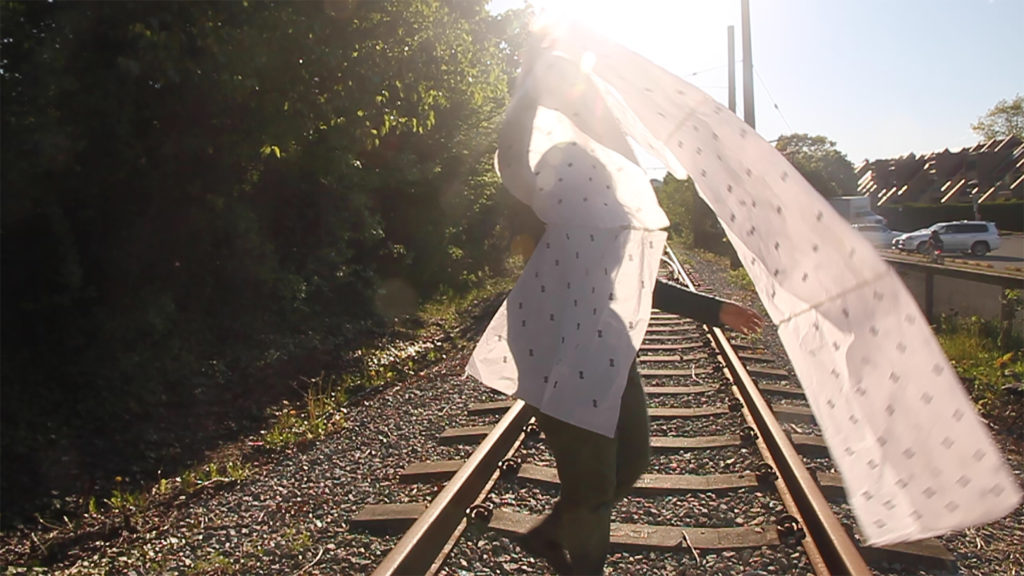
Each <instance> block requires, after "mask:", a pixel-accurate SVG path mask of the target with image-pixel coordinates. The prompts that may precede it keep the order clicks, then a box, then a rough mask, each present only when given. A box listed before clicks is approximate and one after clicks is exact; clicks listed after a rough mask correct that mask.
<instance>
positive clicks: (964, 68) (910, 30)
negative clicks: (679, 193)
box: [490, 0, 1024, 168]
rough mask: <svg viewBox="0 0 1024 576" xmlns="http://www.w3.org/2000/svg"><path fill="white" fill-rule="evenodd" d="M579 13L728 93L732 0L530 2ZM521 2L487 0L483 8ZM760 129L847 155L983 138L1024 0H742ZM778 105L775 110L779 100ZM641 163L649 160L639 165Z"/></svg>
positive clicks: (1010, 91) (1007, 87) (1018, 57)
mask: <svg viewBox="0 0 1024 576" xmlns="http://www.w3.org/2000/svg"><path fill="white" fill-rule="evenodd" d="M531 3H532V4H533V5H534V6H551V5H555V6H568V7H569V8H571V7H573V6H580V7H582V9H581V10H576V11H574V13H575V14H576V15H577V17H580V18H581V19H582V20H583V21H584V22H585V23H586V24H588V25H589V26H590V27H591V28H594V29H596V30H598V31H600V32H603V33H605V34H608V35H609V36H611V37H612V38H614V39H615V40H617V41H619V42H620V43H622V44H624V45H625V46H627V47H629V48H631V49H633V50H635V51H637V52H639V53H640V54H643V55H644V56H646V57H647V58H649V59H651V60H653V61H654V62H656V63H657V64H659V65H661V66H663V67H664V68H666V69H668V70H670V71H672V72H674V73H675V74H677V75H679V76H680V77H682V78H684V79H686V80H688V81H689V82H691V83H693V84H695V85H696V86H698V87H700V88H702V89H703V90H704V91H706V92H707V93H709V94H711V95H712V96H713V97H714V98H716V99H717V100H719V101H720V102H722V103H723V104H724V103H727V102H728V89H727V87H728V79H727V70H728V69H727V62H728V52H727V32H726V28H727V27H728V26H729V25H732V26H734V27H735V42H736V48H735V50H736V52H735V54H736V59H737V64H736V91H737V110H738V113H739V115H740V116H742V115H743V98H742V94H743V86H742V64H741V63H740V60H741V59H742V54H743V52H742V46H741V26H740V0H532V2H531ZM523 4H524V0H492V1H491V4H490V9H491V11H492V12H501V11H503V10H506V9H509V8H517V7H521V6H522V5H523ZM750 12H751V38H752V49H753V57H752V58H751V59H752V60H753V62H754V72H755V74H754V85H755V90H754V104H755V107H756V114H755V120H756V124H757V130H758V132H760V133H761V135H762V136H763V137H765V138H766V139H768V140H773V139H775V138H776V137H777V136H779V135H780V134H788V133H793V132H805V133H809V134H821V135H823V136H826V137H828V138H830V139H832V140H834V141H835V142H836V146H837V148H838V149H839V150H840V151H842V152H844V153H845V154H846V155H847V157H848V158H849V159H850V161H851V162H853V163H854V165H857V164H860V163H861V161H863V160H865V159H872V160H873V159H876V158H891V157H896V156H902V155H905V154H908V153H910V152H914V153H917V154H921V153H927V152H931V151H939V150H942V149H944V148H949V149H951V150H958V149H960V148H962V147H964V146H970V145H972V144H974V143H976V142H978V138H977V137H976V136H975V135H974V133H973V132H971V124H972V123H973V122H975V121H976V120H977V119H978V117H979V116H981V115H983V114H984V113H985V112H986V111H987V110H988V109H989V108H991V107H992V106H993V105H994V104H996V102H998V101H999V100H1001V99H1010V98H1013V97H1014V96H1015V95H1016V94H1017V93H1022V94H1024V0H751V2H750ZM776 107H777V108H776ZM648 168H655V167H654V166H648Z"/></svg>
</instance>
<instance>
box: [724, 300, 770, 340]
mask: <svg viewBox="0 0 1024 576" xmlns="http://www.w3.org/2000/svg"><path fill="white" fill-rule="evenodd" d="M718 320H719V322H721V323H722V324H724V325H726V326H728V327H729V328H732V329H733V330H737V331H739V332H742V333H744V334H753V333H755V332H760V331H761V328H763V327H764V318H761V315H760V314H758V313H757V312H754V311H753V310H751V309H750V308H747V307H746V306H741V305H739V304H734V303H732V302H723V303H722V307H721V308H720V309H719V310H718Z"/></svg>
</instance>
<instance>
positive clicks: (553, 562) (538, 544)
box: [519, 529, 572, 575]
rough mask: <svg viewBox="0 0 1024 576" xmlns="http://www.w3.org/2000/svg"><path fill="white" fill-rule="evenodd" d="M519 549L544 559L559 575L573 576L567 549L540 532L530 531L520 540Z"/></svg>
mask: <svg viewBox="0 0 1024 576" xmlns="http://www.w3.org/2000/svg"><path fill="white" fill-rule="evenodd" d="M519 547H520V548H522V549H523V550H524V551H525V552H527V553H529V554H532V555H534V556H536V557H538V558H543V559H544V560H546V561H547V563H548V565H550V566H551V568H552V569H554V571H555V572H557V573H558V574H563V575H564V574H572V566H571V565H570V564H569V557H568V556H567V555H566V553H565V549H564V548H562V545H561V544H559V543H558V541H556V540H553V539H551V538H549V537H548V536H546V535H544V534H541V533H540V532H539V531H538V530H536V529H534V530H530V531H529V532H527V533H526V535H525V536H523V537H522V538H520V540H519Z"/></svg>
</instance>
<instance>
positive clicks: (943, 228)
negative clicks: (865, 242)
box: [892, 220, 999, 256]
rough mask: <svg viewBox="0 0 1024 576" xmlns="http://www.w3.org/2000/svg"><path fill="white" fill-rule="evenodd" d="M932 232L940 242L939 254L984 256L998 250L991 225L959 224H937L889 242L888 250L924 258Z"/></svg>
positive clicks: (995, 236)
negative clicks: (937, 235)
mask: <svg viewBox="0 0 1024 576" xmlns="http://www.w3.org/2000/svg"><path fill="white" fill-rule="evenodd" d="M932 230H936V231H938V233H939V236H940V237H941V238H942V250H943V252H947V253H952V252H970V253H971V254H974V255H975V256H984V255H985V254H988V253H989V252H991V251H993V250H995V249H996V248H999V231H998V230H996V225H995V224H993V223H991V222H980V221H969V220H961V221H959V222H939V223H938V224H933V225H931V226H929V227H928V228H922V229H921V230H918V231H916V232H909V233H907V234H901V235H899V236H897V237H896V238H895V239H894V240H893V241H892V247H893V248H895V249H897V250H906V251H908V252H911V251H916V252H919V253H921V254H924V253H925V252H926V251H927V250H928V236H929V235H930V234H931V232H932Z"/></svg>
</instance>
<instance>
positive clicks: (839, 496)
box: [351, 253, 953, 576]
mask: <svg viewBox="0 0 1024 576" xmlns="http://www.w3.org/2000/svg"><path fill="white" fill-rule="evenodd" d="M666 268H668V269H669V273H670V274H672V275H673V276H675V277H676V278H677V279H681V280H682V281H683V282H685V283H686V284H689V285H690V286H691V287H692V286H693V283H692V282H691V281H690V279H689V278H687V277H686V275H685V273H684V272H683V270H682V268H681V267H680V266H679V265H678V262H677V261H676V260H675V258H674V256H672V255H671V253H670V257H669V258H668V259H667V260H666ZM783 360H784V359H783ZM638 362H639V368H640V373H641V376H643V380H644V386H645V391H646V392H647V395H648V404H649V412H650V416H651V447H652V451H653V456H652V460H651V466H650V468H649V470H648V473H647V474H645V475H644V476H643V477H641V479H640V480H639V481H638V482H637V484H636V486H635V488H634V492H633V494H632V495H631V496H630V497H629V498H627V501H628V505H626V506H619V507H617V508H616V510H615V511H613V521H617V522H616V523H615V524H613V526H612V539H611V540H612V541H611V544H612V555H611V556H610V558H609V567H608V570H607V572H608V573H619V572H620V570H617V568H616V566H617V563H619V564H618V565H619V566H620V567H628V566H630V563H631V560H630V558H631V556H635V555H643V556H645V558H646V559H647V561H648V562H650V561H651V559H652V558H653V562H654V564H655V565H657V562H658V561H659V560H658V556H659V555H660V556H664V557H666V558H667V560H666V562H665V566H666V568H665V569H664V570H665V572H664V573H671V574H677V573H683V572H686V571H687V570H690V571H692V572H693V573H701V574H703V573H713V572H714V573H718V571H721V573H732V572H736V571H745V570H756V569H766V570H767V571H770V572H773V573H792V574H808V573H812V572H813V573H815V574H886V573H900V574H905V573H917V574H928V573H933V572H936V571H937V572H946V571H948V570H949V567H950V563H951V562H952V560H953V557H952V555H951V554H950V553H949V552H948V551H947V550H946V549H945V548H944V547H943V546H942V544H941V543H940V542H939V541H937V540H935V539H929V540H924V541H921V542H916V543H913V544H909V545H900V546H892V547H886V548H871V547H864V546H860V545H858V541H857V537H856V533H855V528H854V522H853V517H852V514H851V512H850V511H849V508H848V507H847V506H846V504H845V501H844V498H845V496H844V493H843V489H842V483H841V479H840V478H839V476H838V474H836V473H835V470H834V468H833V466H832V463H831V460H830V459H829V457H828V451H827V448H826V447H825V444H824V442H823V441H822V439H821V436H820V432H819V430H818V428H817V425H816V423H815V422H814V417H813V415H812V414H811V411H810V410H809V408H808V407H807V402H806V400H805V399H804V398H803V395H802V391H801V390H800V388H799V384H798V383H797V382H796V379H795V378H794V377H793V376H792V372H791V370H789V369H787V368H786V364H782V363H780V362H779V360H778V359H776V358H773V357H772V356H771V355H769V354H767V353H766V352H765V351H764V350H761V349H760V348H759V347H758V346H757V345H756V344H755V343H752V342H751V341H742V340H740V341H735V342H732V341H730V339H729V338H727V337H726V335H725V334H724V333H723V332H722V331H721V330H720V329H717V328H708V327H706V326H702V325H698V324H696V323H694V322H692V321H690V320H686V319H681V318H679V317H675V316H671V315H667V314H663V313H659V312H658V311H655V312H654V314H653V315H652V319H651V322H650V325H649V327H648V330H647V334H646V335H645V338H644V341H643V344H642V345H641V348H640V353H639V356H638ZM467 417H468V419H469V420H470V421H472V422H474V423H475V425H472V426H464V427H459V428H451V429H448V430H445V431H444V432H443V433H442V434H441V436H440V437H439V439H438V441H439V442H441V443H447V444H466V443H471V444H473V443H475V444H477V448H476V449H475V450H474V451H473V453H472V454H471V455H470V456H469V457H468V458H467V459H464V460H445V461H431V462H411V463H409V465H408V466H407V467H406V468H405V470H404V471H403V472H402V474H401V478H400V481H402V482H407V483H431V482H433V483H440V482H444V484H443V487H442V488H441V489H440V490H439V492H438V493H437V494H436V496H434V498H433V500H432V501H431V502H429V503H428V502H409V503H402V504H379V505H371V506H367V507H365V508H363V509H362V510H361V511H360V513H359V514H357V515H356V516H355V517H354V518H352V520H351V527H352V528H353V529H357V530H366V531H369V532H374V531H386V532H389V533H395V532H403V531H404V535H403V536H402V537H401V539H400V540H399V541H398V542H397V544H396V545H395V547H394V548H393V549H392V551H391V552H390V553H389V554H388V556H387V557H386V558H384V560H383V561H382V562H381V563H380V564H379V565H378V566H377V567H376V570H375V571H374V572H373V574H374V575H375V576H384V575H394V574H459V575H461V574H491V573H517V572H520V571H522V572H524V573H536V567H537V566H536V565H531V566H520V565H518V564H515V563H514V561H513V564H512V565H511V567H510V566H509V565H508V561H507V560H504V561H503V560H502V559H501V557H500V555H499V557H498V559H497V560H495V559H494V557H492V556H488V555H486V554H482V553H481V550H486V549H492V550H493V549H509V548H514V547H515V545H514V544H509V543H508V539H514V538H516V537H517V536H519V535H522V534H523V533H525V532H526V531H527V530H528V529H529V528H530V527H532V526H533V525H534V524H535V523H536V522H538V521H539V520H540V516H541V515H542V514H543V513H545V511H546V510H547V509H548V507H549V506H550V504H551V503H552V502H553V499H554V498H555V497H556V496H557V494H558V475H557V473H556V471H555V467H554V460H553V458H552V457H551V455H550V453H549V452H548V451H547V449H546V447H545V445H544V442H543V437H542V435H541V433H540V432H539V430H538V429H537V427H536V425H535V424H534V423H533V412H532V409H531V408H529V407H528V406H526V405H525V404H523V403H522V402H521V401H518V400H516V401H511V400H501V401H495V402H487V403H480V404H475V405H473V406H471V407H470V408H469V411H468V415H467ZM620 508H622V509H624V510H620ZM487 562H498V563H502V562H504V564H500V565H498V566H488V565H487ZM668 566H671V567H672V568H668ZM680 566H682V567H684V569H683V570H682V571H680V568H679V567H680ZM769 566H771V568H769ZM621 571H625V570H621ZM737 573H738V572H737Z"/></svg>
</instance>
